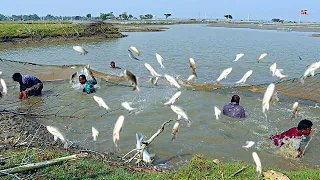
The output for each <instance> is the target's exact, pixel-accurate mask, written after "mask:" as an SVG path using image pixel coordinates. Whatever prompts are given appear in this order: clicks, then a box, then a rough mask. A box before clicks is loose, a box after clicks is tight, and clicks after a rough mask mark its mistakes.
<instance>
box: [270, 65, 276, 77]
mask: <svg viewBox="0 0 320 180" xmlns="http://www.w3.org/2000/svg"><path fill="white" fill-rule="evenodd" d="M276 69H277V63H273V64H272V65H271V66H270V71H271V72H272V76H275V72H276Z"/></svg>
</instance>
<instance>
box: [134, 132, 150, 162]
mask: <svg viewBox="0 0 320 180" xmlns="http://www.w3.org/2000/svg"><path fill="white" fill-rule="evenodd" d="M136 139H137V144H136V149H137V151H138V152H141V144H142V140H143V136H141V135H139V134H137V133H136ZM142 160H143V161H144V162H146V163H151V162H152V160H151V156H150V154H149V152H148V151H147V149H144V151H143V153H142Z"/></svg>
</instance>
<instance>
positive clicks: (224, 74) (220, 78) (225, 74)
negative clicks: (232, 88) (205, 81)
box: [216, 67, 232, 84]
mask: <svg viewBox="0 0 320 180" xmlns="http://www.w3.org/2000/svg"><path fill="white" fill-rule="evenodd" d="M231 71H232V67H230V68H227V69H225V70H223V71H222V73H221V74H220V76H219V77H218V78H217V80H216V81H217V84H219V83H220V81H221V80H223V79H226V78H227V76H228V74H230V73H231Z"/></svg>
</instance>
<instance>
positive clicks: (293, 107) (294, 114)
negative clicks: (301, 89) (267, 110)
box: [291, 102, 299, 119]
mask: <svg viewBox="0 0 320 180" xmlns="http://www.w3.org/2000/svg"><path fill="white" fill-rule="evenodd" d="M298 106H299V103H298V102H295V103H294V104H293V106H292V116H291V119H293V118H295V117H297V112H298Z"/></svg>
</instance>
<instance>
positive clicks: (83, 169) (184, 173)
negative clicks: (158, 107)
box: [0, 149, 320, 180]
mask: <svg viewBox="0 0 320 180" xmlns="http://www.w3.org/2000/svg"><path fill="white" fill-rule="evenodd" d="M24 153H25V150H24V149H13V150H7V151H5V153H3V155H2V157H10V158H9V159H7V160H6V162H7V164H6V165H5V166H1V167H0V168H1V169H6V168H10V167H14V166H17V165H18V164H20V163H21V160H22V159H23V157H24ZM32 155H33V156H32ZM67 155H70V153H66V152H64V151H60V150H50V151H49V150H44V151H40V150H39V149H30V151H28V153H27V156H26V157H30V156H32V158H30V159H29V161H28V163H32V162H41V161H45V160H49V159H53V158H59V157H64V156H67ZM243 166H245V167H246V168H245V169H244V170H243V171H242V172H240V173H239V174H237V175H235V176H232V175H233V174H234V173H235V172H237V171H238V170H239V169H241V168H242V167H243ZM152 169H153V168H147V169H142V168H136V167H135V166H124V165H121V164H120V163H116V162H111V161H107V160H106V159H103V158H101V157H100V156H94V155H89V156H88V157H85V158H80V159H77V160H73V161H67V162H64V163H61V164H58V165H54V166H49V167H46V168H42V169H38V170H35V171H32V172H26V173H22V174H17V176H19V177H29V178H31V179H115V180H116V179H119V180H120V179H126V180H130V179H155V180H157V179H158V180H164V179H173V180H180V179H239V180H242V179H255V178H256V175H257V174H256V172H255V166H254V165H253V164H247V163H244V162H232V163H220V162H218V163H217V162H214V161H213V160H209V159H206V158H204V157H202V156H199V155H195V156H194V157H193V158H192V159H191V160H190V161H189V162H188V163H187V164H186V165H184V166H182V167H180V168H179V169H176V170H166V171H164V172H156V171H153V170H152ZM269 169H271V168H264V169H263V171H264V170H269ZM272 170H275V171H277V172H281V173H283V174H285V175H287V176H288V177H289V178H290V179H319V175H320V170H319V169H301V170H299V171H282V170H280V169H272ZM1 178H4V179H11V178H12V177H10V176H3V177H1Z"/></svg>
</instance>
